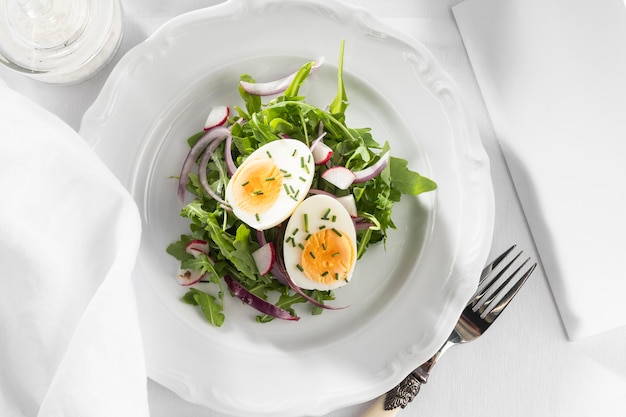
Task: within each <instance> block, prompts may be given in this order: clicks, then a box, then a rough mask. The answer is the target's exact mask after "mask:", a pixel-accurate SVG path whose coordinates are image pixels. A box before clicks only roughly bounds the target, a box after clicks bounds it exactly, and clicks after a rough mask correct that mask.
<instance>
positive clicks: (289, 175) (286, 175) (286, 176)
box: [283, 172, 291, 178]
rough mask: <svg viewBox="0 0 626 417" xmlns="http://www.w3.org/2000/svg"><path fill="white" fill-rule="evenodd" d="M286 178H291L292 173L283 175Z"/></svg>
mask: <svg viewBox="0 0 626 417" xmlns="http://www.w3.org/2000/svg"><path fill="white" fill-rule="evenodd" d="M283 177H284V178H289V177H291V172H288V173H286V174H285V175H283Z"/></svg>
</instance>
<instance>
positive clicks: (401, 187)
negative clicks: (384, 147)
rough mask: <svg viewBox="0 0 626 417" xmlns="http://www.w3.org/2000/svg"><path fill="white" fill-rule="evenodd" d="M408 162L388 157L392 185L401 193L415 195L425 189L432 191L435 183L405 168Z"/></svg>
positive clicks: (435, 186)
mask: <svg viewBox="0 0 626 417" xmlns="http://www.w3.org/2000/svg"><path fill="white" fill-rule="evenodd" d="M407 165H408V162H407V161H406V160H405V159H402V158H395V157H393V156H392V157H390V158H389V167H390V172H391V182H392V184H393V187H394V188H395V189H397V190H398V191H400V192H401V193H402V194H409V195H417V194H421V193H425V192H427V191H433V190H435V189H436V188H437V184H436V183H435V182H434V181H433V180H431V179H429V178H426V177H423V176H421V175H420V174H418V173H417V172H415V171H411V170H410V169H408V168H407Z"/></svg>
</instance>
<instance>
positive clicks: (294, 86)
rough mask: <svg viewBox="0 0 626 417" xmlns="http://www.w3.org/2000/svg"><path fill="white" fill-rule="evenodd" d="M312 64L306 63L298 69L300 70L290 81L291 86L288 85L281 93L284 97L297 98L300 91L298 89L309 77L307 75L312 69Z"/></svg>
mask: <svg viewBox="0 0 626 417" xmlns="http://www.w3.org/2000/svg"><path fill="white" fill-rule="evenodd" d="M314 64H315V62H307V63H306V64H304V65H303V66H302V67H300V69H299V70H298V72H297V73H296V76H295V77H294V79H293V80H292V81H291V84H289V87H287V89H286V90H285V92H284V93H283V95H284V96H285V97H297V95H298V91H300V87H301V86H302V84H303V83H304V81H305V80H306V79H307V77H308V76H309V73H310V72H311V67H313V65H314Z"/></svg>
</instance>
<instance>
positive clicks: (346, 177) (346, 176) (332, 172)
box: [322, 166, 356, 190]
mask: <svg viewBox="0 0 626 417" xmlns="http://www.w3.org/2000/svg"><path fill="white" fill-rule="evenodd" d="M322 178H324V179H325V180H326V181H328V182H329V183H331V184H332V185H334V186H335V187H337V188H339V189H341V190H346V189H347V188H348V187H349V186H350V185H352V183H353V182H354V180H355V178H356V176H355V175H354V172H352V171H350V170H349V169H348V168H346V167H342V166H336V167H332V168H329V169H327V170H326V171H324V172H323V173H322Z"/></svg>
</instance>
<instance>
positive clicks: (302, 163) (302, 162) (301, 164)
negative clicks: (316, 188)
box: [300, 156, 306, 168]
mask: <svg viewBox="0 0 626 417" xmlns="http://www.w3.org/2000/svg"><path fill="white" fill-rule="evenodd" d="M305 166H306V165H305V164H304V156H301V157H300V168H304V167H305Z"/></svg>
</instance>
